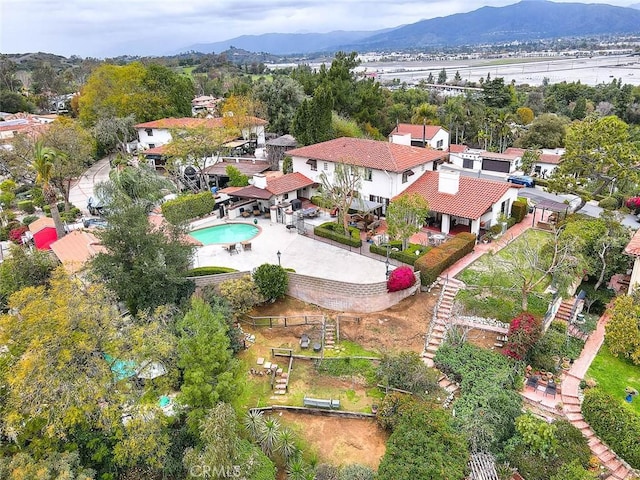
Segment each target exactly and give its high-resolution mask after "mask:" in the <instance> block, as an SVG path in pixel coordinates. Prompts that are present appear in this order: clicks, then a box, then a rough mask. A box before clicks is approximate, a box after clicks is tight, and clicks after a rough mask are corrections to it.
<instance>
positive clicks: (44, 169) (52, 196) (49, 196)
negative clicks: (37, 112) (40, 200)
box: [32, 140, 66, 238]
mask: <svg viewBox="0 0 640 480" xmlns="http://www.w3.org/2000/svg"><path fill="white" fill-rule="evenodd" d="M64 156H65V155H64V154H63V153H61V152H59V151H57V150H55V149H53V148H50V147H46V146H45V145H44V144H43V143H42V141H40V140H39V141H38V142H36V144H35V147H34V150H33V163H32V167H33V170H34V171H35V173H36V184H38V185H40V186H41V187H42V193H43V194H44V198H45V200H46V201H47V204H48V205H49V208H50V209H51V218H52V219H53V223H54V224H55V226H56V233H57V235H58V238H62V237H64V235H65V233H66V232H65V231H64V225H63V224H62V219H61V218H60V211H59V210H58V193H57V191H56V188H55V186H54V183H53V180H54V178H55V176H56V173H55V165H56V163H61V162H62V161H63V160H62V157H64Z"/></svg>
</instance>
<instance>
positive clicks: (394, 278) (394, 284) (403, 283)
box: [387, 267, 416, 292]
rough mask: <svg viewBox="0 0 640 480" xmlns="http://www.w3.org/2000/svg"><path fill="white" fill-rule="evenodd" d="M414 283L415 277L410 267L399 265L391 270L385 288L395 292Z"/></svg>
mask: <svg viewBox="0 0 640 480" xmlns="http://www.w3.org/2000/svg"><path fill="white" fill-rule="evenodd" d="M414 283H416V277H415V275H414V274H413V268H411V267H399V268H396V269H395V270H393V271H392V272H391V275H389V280H387V290H388V291H390V292H397V291H400V290H405V289H407V288H409V287H411V286H412V285H413V284H414Z"/></svg>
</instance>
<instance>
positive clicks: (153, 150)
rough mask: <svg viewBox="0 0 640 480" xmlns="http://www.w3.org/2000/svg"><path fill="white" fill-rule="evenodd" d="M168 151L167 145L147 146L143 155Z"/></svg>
mask: <svg viewBox="0 0 640 480" xmlns="http://www.w3.org/2000/svg"><path fill="white" fill-rule="evenodd" d="M166 151H167V146H166V145H160V146H159V147H153V148H147V149H146V150H145V151H144V152H142V154H143V155H164V154H165V153H166Z"/></svg>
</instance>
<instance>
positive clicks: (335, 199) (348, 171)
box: [320, 159, 362, 233]
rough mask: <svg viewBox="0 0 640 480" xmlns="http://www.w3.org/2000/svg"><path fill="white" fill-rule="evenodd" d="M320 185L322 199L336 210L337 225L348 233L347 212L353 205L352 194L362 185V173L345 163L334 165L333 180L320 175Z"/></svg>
mask: <svg viewBox="0 0 640 480" xmlns="http://www.w3.org/2000/svg"><path fill="white" fill-rule="evenodd" d="M320 183H321V185H322V194H321V195H322V197H323V199H324V200H326V202H327V203H328V204H329V205H335V206H336V207H337V208H338V224H339V225H342V228H343V231H344V232H345V233H346V232H348V231H349V210H350V209H351V204H352V203H353V197H354V194H356V195H357V192H359V191H360V187H361V185H362V171H361V170H360V169H358V168H353V167H352V166H351V165H348V164H347V163H346V161H342V159H341V161H340V163H336V166H335V170H334V172H333V178H330V177H329V176H328V175H327V174H326V172H324V171H322V172H321V173H320Z"/></svg>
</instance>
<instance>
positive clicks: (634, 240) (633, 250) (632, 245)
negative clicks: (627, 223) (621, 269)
mask: <svg viewBox="0 0 640 480" xmlns="http://www.w3.org/2000/svg"><path fill="white" fill-rule="evenodd" d="M624 253H626V254H627V255H629V256H631V257H633V269H632V270H631V278H630V279H629V290H628V292H627V294H628V295H631V294H633V292H634V291H635V290H637V289H638V284H639V283H640V230H638V231H636V233H635V234H634V235H633V237H631V240H630V241H629V244H628V245H627V246H626V247H625V249H624Z"/></svg>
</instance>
